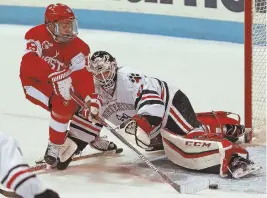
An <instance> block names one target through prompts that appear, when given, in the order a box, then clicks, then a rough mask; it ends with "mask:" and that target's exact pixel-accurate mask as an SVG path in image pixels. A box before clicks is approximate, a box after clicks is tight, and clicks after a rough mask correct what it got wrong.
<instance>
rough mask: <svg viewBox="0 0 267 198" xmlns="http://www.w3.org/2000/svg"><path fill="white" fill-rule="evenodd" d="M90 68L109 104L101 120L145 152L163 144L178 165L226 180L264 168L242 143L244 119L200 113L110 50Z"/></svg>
mask: <svg viewBox="0 0 267 198" xmlns="http://www.w3.org/2000/svg"><path fill="white" fill-rule="evenodd" d="M88 69H89V71H90V72H93V75H94V78H95V85H96V92H97V93H98V94H99V95H100V96H101V97H102V100H103V104H104V105H103V107H102V108H101V113H100V114H99V116H102V117H103V118H105V119H107V120H108V121H110V122H111V123H112V124H114V125H119V126H120V130H121V131H123V132H125V134H129V138H131V139H133V140H132V142H134V143H136V144H137V145H138V146H140V147H141V148H144V149H146V150H156V149H157V148H156V147H160V146H163V147H164V151H165V154H166V156H167V157H168V159H169V160H171V161H172V162H173V163H175V164H177V165H179V166H182V167H184V168H187V169H192V170H201V171H206V172H217V173H219V174H220V175H221V176H222V177H225V176H231V177H234V178H240V177H243V176H245V175H247V174H250V173H252V172H254V171H256V170H258V169H259V167H258V166H256V165H255V164H254V163H253V162H252V161H251V160H249V159H248V152H247V151H246V150H245V149H244V148H242V147H240V146H239V145H238V144H236V142H237V141H238V139H240V138H241V137H243V138H244V136H245V134H246V130H245V127H244V126H242V125H240V119H239V118H237V119H234V118H231V117H229V116H228V115H229V113H227V112H220V111H217V112H207V113H200V114H196V113H195V112H194V110H193V108H192V106H191V103H190V101H189V99H188V98H187V96H186V95H185V94H184V93H183V92H182V91H181V90H180V89H178V88H176V87H173V86H170V85H168V84H167V83H166V82H164V81H162V80H159V79H156V78H152V77H147V76H145V75H143V74H141V73H138V72H135V71H134V70H133V69H131V68H127V67H118V66H117V62H116V59H115V58H114V57H113V56H112V55H110V54H109V53H108V52H105V51H98V52H95V53H94V54H93V55H92V56H91V59H90V62H89V67H88ZM238 117H239V116H238ZM242 156H246V157H245V158H244V157H242Z"/></svg>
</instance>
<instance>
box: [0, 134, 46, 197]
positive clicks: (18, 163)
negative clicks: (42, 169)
mask: <svg viewBox="0 0 267 198" xmlns="http://www.w3.org/2000/svg"><path fill="white" fill-rule="evenodd" d="M0 181H1V184H2V185H3V186H5V187H6V188H9V189H12V190H14V191H15V192H16V193H17V194H18V195H20V196H22V197H29V198H34V196H35V195H36V194H40V193H42V192H43V191H45V187H44V186H43V185H42V183H41V181H40V180H39V179H38V178H37V177H36V175H35V174H34V173H32V172H31V171H30V169H29V165H28V164H27V163H25V162H24V161H23V157H22V153H21V150H20V148H19V147H18V144H17V142H16V141H15V140H14V139H13V138H12V137H10V136H8V135H6V134H4V133H2V132H0Z"/></svg>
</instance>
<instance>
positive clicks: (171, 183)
mask: <svg viewBox="0 0 267 198" xmlns="http://www.w3.org/2000/svg"><path fill="white" fill-rule="evenodd" d="M71 97H72V99H73V100H74V101H75V102H76V103H77V104H78V105H80V106H81V107H83V108H88V107H87V106H86V104H85V103H84V102H83V101H81V100H80V98H78V97H77V96H76V95H74V93H71ZM98 119H99V121H100V122H101V123H102V124H103V125H104V126H105V127H106V128H107V129H108V130H109V131H110V132H111V133H112V134H113V135H115V136H116V137H117V138H118V139H119V140H120V141H122V142H123V143H124V144H125V145H126V146H128V147H129V148H130V149H132V150H133V151H134V152H135V153H136V154H137V155H138V157H139V158H140V159H141V160H143V161H144V162H145V163H146V164H147V165H148V166H149V167H150V168H151V169H152V170H154V171H155V172H156V173H158V174H159V175H160V176H161V177H162V178H163V179H164V180H165V181H166V182H167V183H168V184H170V185H171V186H172V187H173V188H174V189H175V190H176V191H177V192H179V193H194V192H196V191H198V190H195V191H194V190H193V191H190V190H189V191H188V189H187V188H185V189H184V188H181V186H180V185H179V184H177V183H175V182H174V181H172V180H171V179H170V178H169V177H168V176H167V175H165V174H164V173H163V172H161V171H160V170H159V169H158V168H157V167H156V166H155V165H154V164H152V163H151V162H150V161H149V160H148V159H147V158H146V157H145V156H144V155H143V154H142V153H141V152H139V151H138V150H137V149H136V148H134V147H133V146H132V145H131V144H130V143H129V142H128V141H127V140H125V139H124V138H123V137H122V136H121V135H120V134H119V133H118V132H117V131H116V130H115V129H114V128H113V127H111V126H110V125H109V124H107V123H106V122H105V121H104V120H102V119H101V118H98Z"/></svg>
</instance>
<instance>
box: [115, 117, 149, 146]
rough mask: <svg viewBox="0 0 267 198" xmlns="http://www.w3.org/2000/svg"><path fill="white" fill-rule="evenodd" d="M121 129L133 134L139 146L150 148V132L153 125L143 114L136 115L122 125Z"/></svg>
mask: <svg viewBox="0 0 267 198" xmlns="http://www.w3.org/2000/svg"><path fill="white" fill-rule="evenodd" d="M120 129H121V130H122V131H124V132H125V133H127V134H130V135H132V137H133V138H134V141H135V143H136V145H137V146H139V147H141V148H143V149H148V148H149V145H150V137H149V136H150V135H149V134H150V132H151V131H152V130H153V127H152V126H151V125H150V124H149V122H148V121H147V120H146V118H145V117H143V116H142V115H138V114H137V115H135V116H134V117H132V118H131V119H130V120H128V121H127V122H126V123H123V124H121V125H120Z"/></svg>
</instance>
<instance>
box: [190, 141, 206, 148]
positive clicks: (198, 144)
mask: <svg viewBox="0 0 267 198" xmlns="http://www.w3.org/2000/svg"><path fill="white" fill-rule="evenodd" d="M185 145H186V146H197V147H210V145H211V143H207V142H193V141H186V142H185Z"/></svg>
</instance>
